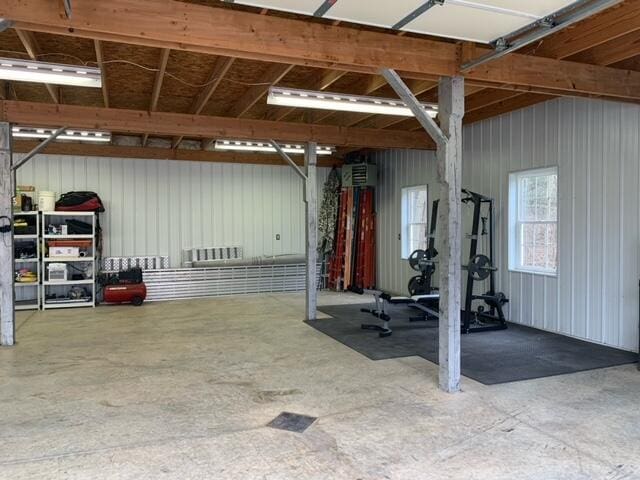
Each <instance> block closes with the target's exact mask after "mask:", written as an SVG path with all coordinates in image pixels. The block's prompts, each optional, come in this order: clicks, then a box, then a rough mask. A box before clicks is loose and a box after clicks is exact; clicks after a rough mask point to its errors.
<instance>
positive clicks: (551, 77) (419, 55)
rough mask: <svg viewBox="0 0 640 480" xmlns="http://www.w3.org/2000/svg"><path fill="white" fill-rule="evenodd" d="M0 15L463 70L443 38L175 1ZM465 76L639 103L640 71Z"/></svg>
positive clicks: (87, 31) (246, 48)
mask: <svg viewBox="0 0 640 480" xmlns="http://www.w3.org/2000/svg"><path fill="white" fill-rule="evenodd" d="M0 17H6V18H12V19H13V20H14V21H15V26H16V27H17V28H27V29H31V30H35V31H43V32H49V33H59V34H64V35H73V36H84V37H88V38H97V39H119V40H118V41H121V42H125V43H130V44H138V45H147V46H162V47H165V48H176V49H180V50H189V51H195V52H202V53H209V54H217V55H225V56H238V57H242V58H247V59H254V60H262V61H273V62H278V63H287V64H295V65H307V66H314V67H322V68H327V67H328V68H333V69H340V70H348V71H354V72H362V73H372V74H377V73H378V72H379V71H380V69H381V68H392V69H395V70H396V71H398V72H399V73H400V74H402V75H403V77H405V78H414V79H420V80H434V79H436V77H439V76H452V75H456V74H457V73H458V72H459V65H460V51H461V47H460V46H459V45H455V44H453V43H449V42H445V41H437V40H431V39H425V38H413V37H409V36H402V37H400V36H398V35H394V34H390V33H385V32H375V31H369V30H363V29H356V28H351V27H347V26H343V25H338V26H333V25H327V24H321V23H315V22H309V21H304V20H297V19H291V18H284V17H277V16H271V15H259V14H256V13H251V12H244V11H239V10H231V9H222V8H216V7H210V6H203V5H198V4H192V3H184V2H179V1H176V0H145V1H144V2H141V1H140V0H112V1H110V2H94V1H91V0H76V1H75V2H74V10H73V17H72V18H71V19H66V18H60V15H59V14H58V12H57V8H56V6H55V5H54V4H53V3H52V2H50V1H49V0H5V1H3V2H2V4H0ZM479 50H480V51H478V54H480V55H481V54H483V53H484V52H483V50H484V51H486V49H479ZM465 78H466V79H467V80H468V81H471V82H472V83H473V81H477V82H481V83H476V84H481V85H484V86H496V85H502V88H513V89H518V88H520V89H522V88H527V89H529V90H530V91H532V92H540V91H542V92H546V91H549V90H554V91H555V92H556V93H557V94H558V95H570V96H576V95H582V96H592V95H597V96H604V97H607V98H621V99H623V98H625V99H631V100H638V99H640V72H632V71H628V70H616V69H613V68H607V67H599V66H591V65H583V64H580V63H577V62H566V61H559V60H554V59H549V58H540V57H533V56H531V55H522V54H516V53H514V54H510V55H508V56H506V57H503V58H501V59H499V60H496V61H494V62H491V63H490V64H486V65H482V66H479V67H477V68H475V69H473V70H471V71H470V72H468V73H466V74H465Z"/></svg>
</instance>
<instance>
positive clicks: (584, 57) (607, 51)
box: [569, 19, 640, 65]
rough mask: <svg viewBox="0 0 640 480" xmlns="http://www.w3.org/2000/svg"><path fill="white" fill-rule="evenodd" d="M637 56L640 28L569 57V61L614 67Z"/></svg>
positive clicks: (639, 43)
mask: <svg viewBox="0 0 640 480" xmlns="http://www.w3.org/2000/svg"><path fill="white" fill-rule="evenodd" d="M639 22H640V19H639ZM637 55H640V28H639V29H638V30H636V31H634V32H631V33H628V34H627V35H624V36H622V37H619V38H616V39H615V40H611V41H609V42H606V43H602V44H600V45H598V46H597V47H594V48H590V49H589V50H585V51H583V52H581V53H578V54H577V55H573V56H571V57H569V60H571V61H572V62H581V63H591V64H593V65H614V64H616V63H618V62H622V61H624V60H627V59H629V58H633V57H635V56H637Z"/></svg>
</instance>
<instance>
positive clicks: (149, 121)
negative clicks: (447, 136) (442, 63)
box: [0, 100, 433, 149]
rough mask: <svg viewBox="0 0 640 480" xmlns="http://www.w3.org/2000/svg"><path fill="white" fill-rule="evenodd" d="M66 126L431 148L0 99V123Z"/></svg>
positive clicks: (384, 135)
mask: <svg viewBox="0 0 640 480" xmlns="http://www.w3.org/2000/svg"><path fill="white" fill-rule="evenodd" d="M53 119H55V124H57V125H58V124H60V125H66V126H69V127H73V128H94V129H101V130H107V131H111V132H118V133H133V134H145V133H147V134H152V135H161V136H174V135H184V136H185V137H194V138H220V137H227V136H228V137H235V138H243V139H248V140H262V139H265V138H273V139H275V140H280V141H291V142H317V143H321V144H328V145H335V146H360V147H371V148H423V149H430V148H433V143H432V142H431V141H430V140H429V139H427V138H426V137H425V135H421V134H419V133H414V132H406V131H404V132H403V131H396V130H373V129H364V128H345V127H336V126H331V125H307V124H302V123H292V122H273V121H268V120H252V119H244V118H229V117H214V116H208V115H189V114H182V113H164V112H147V111H139V110H125V109H114V108H95V107H78V106H72V105H51V104H45V103H35V102H16V101H8V100H1V101H0V121H6V122H11V123H18V124H25V125H50V124H51V122H52V121H54V120H53Z"/></svg>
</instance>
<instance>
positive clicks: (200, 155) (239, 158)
mask: <svg viewBox="0 0 640 480" xmlns="http://www.w3.org/2000/svg"><path fill="white" fill-rule="evenodd" d="M38 143H39V142H35V141H24V140H16V141H14V142H13V151H14V152H17V153H26V152H29V151H31V150H32V149H33V148H34V147H35V146H36V145H38ZM43 153H49V154H55V155H74V156H88V157H112V158H139V159H152V160H181V161H189V162H224V163H241V164H256V165H285V163H284V162H283V160H282V158H281V157H280V156H279V155H269V154H259V153H255V154H253V153H241V152H218V151H214V152H211V151H207V152H205V151H202V150H188V149H171V148H158V147H131V146H119V145H102V144H80V143H56V142H52V143H50V144H49V145H47V146H46V147H45V149H44V152H43ZM292 159H293V160H294V161H295V162H296V163H297V164H298V165H300V166H302V164H303V161H302V159H301V158H298V157H295V156H294V157H292ZM341 163H342V160H341V159H340V158H338V157H335V156H330V157H319V158H318V165H319V166H321V167H331V166H333V165H340V164H341Z"/></svg>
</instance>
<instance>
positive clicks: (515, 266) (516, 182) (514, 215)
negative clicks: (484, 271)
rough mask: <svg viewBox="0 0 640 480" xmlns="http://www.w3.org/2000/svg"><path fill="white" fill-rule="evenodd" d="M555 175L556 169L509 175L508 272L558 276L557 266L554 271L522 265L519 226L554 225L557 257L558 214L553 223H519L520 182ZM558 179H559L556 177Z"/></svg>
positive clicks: (558, 184)
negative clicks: (523, 179) (534, 177)
mask: <svg viewBox="0 0 640 480" xmlns="http://www.w3.org/2000/svg"><path fill="white" fill-rule="evenodd" d="M554 174H555V175H556V177H558V167H557V166H554V167H544V168H532V169H528V170H520V171H517V172H512V173H510V174H509V271H512V272H521V273H530V274H534V275H546V276H550V277H557V276H558V264H559V262H558V263H557V264H556V268H555V269H550V268H536V267H530V266H524V265H522V238H521V232H522V229H521V228H520V227H521V224H523V223H527V224H536V223H537V224H549V223H555V224H556V255H559V241H558V240H559V236H558V228H559V224H560V223H559V221H558V213H559V209H558V211H557V213H556V220H555V222H548V221H520V209H521V196H520V184H521V182H520V180H521V179H522V178H523V177H529V176H546V175H554ZM558 178H559V177H558ZM559 186H560V183H559V181H558V182H557V183H556V202H557V204H558V203H559V202H558V199H559V193H560V192H559Z"/></svg>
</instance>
